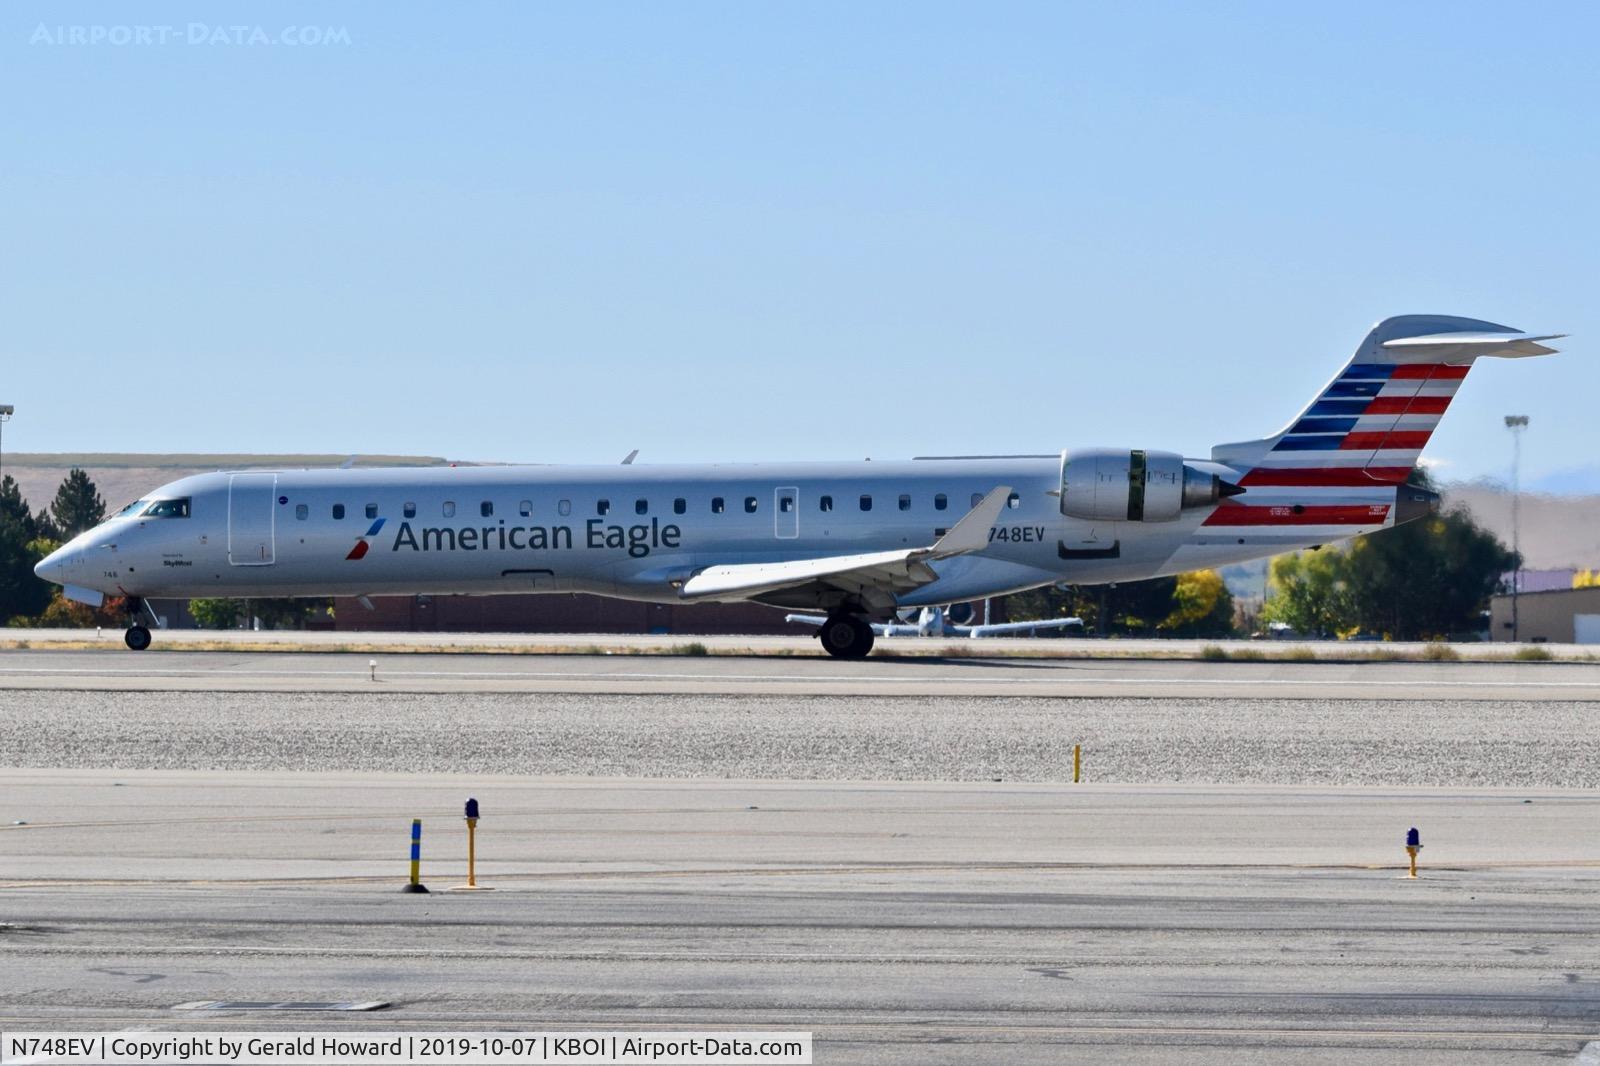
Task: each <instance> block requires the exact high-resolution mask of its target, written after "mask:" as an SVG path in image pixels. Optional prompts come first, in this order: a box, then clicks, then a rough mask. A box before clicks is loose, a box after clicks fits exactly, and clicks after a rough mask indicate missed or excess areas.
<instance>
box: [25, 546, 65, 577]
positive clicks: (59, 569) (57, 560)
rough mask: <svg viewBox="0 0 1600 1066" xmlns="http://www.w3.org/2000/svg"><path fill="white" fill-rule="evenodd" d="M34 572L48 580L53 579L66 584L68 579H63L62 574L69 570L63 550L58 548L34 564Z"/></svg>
mask: <svg viewBox="0 0 1600 1066" xmlns="http://www.w3.org/2000/svg"><path fill="white" fill-rule="evenodd" d="M33 572H34V573H35V574H37V575H38V576H39V577H41V578H43V579H44V580H46V581H53V582H55V583H56V584H57V585H65V584H66V581H64V580H63V577H62V575H64V574H65V573H66V572H67V564H66V560H65V559H64V558H63V555H62V550H61V549H60V548H57V549H56V550H55V551H53V552H51V553H50V554H49V555H46V556H45V557H44V558H43V559H40V560H39V561H38V562H37V563H35V564H34V565H33Z"/></svg>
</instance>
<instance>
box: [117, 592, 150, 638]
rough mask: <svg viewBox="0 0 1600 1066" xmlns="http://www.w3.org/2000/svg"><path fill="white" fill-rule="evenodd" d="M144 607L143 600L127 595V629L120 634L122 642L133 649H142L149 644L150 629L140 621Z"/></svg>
mask: <svg viewBox="0 0 1600 1066" xmlns="http://www.w3.org/2000/svg"><path fill="white" fill-rule="evenodd" d="M144 609H145V607H144V600H142V599H140V598H139V597H138V596H129V597H128V631H127V632H126V633H124V634H122V642H123V643H124V644H126V645H127V646H128V647H129V648H131V649H133V650H134V651H144V650H145V649H146V648H148V647H149V646H150V630H148V629H146V628H145V627H144V625H143V623H142V622H141V621H140V619H141V617H142V616H143V614H144Z"/></svg>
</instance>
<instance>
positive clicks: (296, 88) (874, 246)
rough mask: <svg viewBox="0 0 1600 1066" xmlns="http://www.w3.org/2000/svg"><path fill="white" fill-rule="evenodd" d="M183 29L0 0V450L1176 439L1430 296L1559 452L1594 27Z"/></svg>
mask: <svg viewBox="0 0 1600 1066" xmlns="http://www.w3.org/2000/svg"><path fill="white" fill-rule="evenodd" d="M220 10H222V9H220V8H218V7H217V6H216V5H210V4H198V3H195V4H170V5H159V4H157V5H146V6H144V7H143V8H142V9H141V10H140V11H139V13H138V14H137V15H136V16H135V15H133V14H130V11H131V9H129V8H127V7H126V6H123V5H116V6H113V5H92V4H80V5H71V6H62V5H45V4H27V3H16V4H8V5H5V7H4V8H3V9H0V89H3V90H4V99H6V100H7V101H8V104H7V107H6V108H4V109H3V110H0V145H4V148H3V149H0V151H3V152H4V155H3V156H0V159H3V166H0V242H3V243H0V247H3V249H4V251H5V254H4V255H3V256H0V323H3V326H0V402H10V403H14V404H16V406H17V408H18V414H17V416H16V418H15V419H14V420H13V421H12V423H10V424H9V425H8V426H7V427H6V434H5V444H6V447H7V448H8V449H15V450H22V451H80V450H150V451H207V452H210V451H241V452H243V451H304V452H351V453H359V452H373V453H377V452H410V453H427V454H437V455H445V456H449V457H452V458H463V459H487V460H521V461H555V462H591V461H592V462H608V463H609V462H614V461H617V460H618V459H620V458H621V457H622V455H624V454H625V453H626V452H627V451H628V450H630V449H632V448H640V449H642V456H641V461H657V462H664V461H676V460H715V459H781V458H808V459H812V458H815V459H826V458H860V457H862V456H867V455H870V456H874V457H882V458H889V457H896V456H907V455H914V454H927V453H937V454H947V453H951V452H1015V451H1054V450H1059V449H1060V448H1062V447H1067V446H1074V445H1090V444H1117V445H1127V446H1132V447H1146V448H1168V449H1172V450H1178V451H1184V452H1187V453H1189V454H1200V455H1203V454H1205V453H1206V451H1207V450H1208V449H1209V447H1210V445H1211V444H1213V443H1215V442H1217V441H1222V440H1233V439H1239V438H1242V437H1250V436H1256V435H1259V434H1262V433H1266V432H1269V431H1272V430H1275V429H1277V428H1278V427H1279V426H1280V425H1282V423H1283V422H1284V421H1285V420H1286V419H1287V418H1288V417H1289V416H1290V415H1292V414H1293V413H1295V411H1297V410H1298V409H1299V407H1300V406H1301V405H1302V404H1303V403H1304V401H1305V400H1306V399H1307V398H1309V396H1310V395H1311V394H1312V393H1313V392H1314V391H1315V390H1316V389H1317V388H1318V387H1319V386H1320V385H1321V384H1322V383H1323V382H1324V381H1325V380H1326V379H1327V377H1328V376H1329V375H1330V374H1331V373H1332V371H1333V370H1334V369H1335V368H1336V367H1337V366H1338V365H1339V364H1340V363H1341V362H1342V361H1343V360H1344V359H1345V358H1346V357H1347V356H1348V354H1349V352H1350V351H1351V350H1352V348H1353V347H1354V345H1355V344H1356V343H1357V342H1358V341H1359V339H1360V338H1361V336H1362V334H1363V333H1364V332H1365V331H1366V329H1367V328H1368V327H1369V326H1370V325H1371V324H1372V323H1373V322H1374V321H1375V320H1377V319H1379V318H1382V317H1385V316H1387V315H1390V314H1397V313H1403V312H1442V313H1451V314H1463V315H1471V316H1476V317H1482V318H1488V319H1491V320H1496V321H1500V322H1505V323H1508V324H1510V325H1513V326H1518V327H1522V328H1527V329H1540V330H1561V331H1569V332H1571V333H1573V334H1574V335H1575V336H1574V337H1573V338H1572V340H1571V341H1570V342H1568V343H1567V347H1566V350H1565V351H1564V353H1563V354H1562V355H1560V356H1557V357H1555V358H1551V359H1544V360H1534V361H1528V362H1523V363H1520V364H1512V363H1507V362H1496V363H1495V364H1494V365H1490V366H1484V367H1481V368H1479V369H1478V370H1476V371H1475V372H1474V374H1473V375H1472V377H1471V378H1469V379H1468V381H1467V383H1466V386H1465V388H1464V390H1463V393H1462V395H1461V397H1460V398H1459V399H1458V400H1457V402H1456V404H1455V405H1454V406H1452V408H1451V411H1450V413H1449V415H1448V416H1447V418H1446V419H1445V421H1444V424H1443V426H1442V427H1441V429H1440V431H1439V433H1438V434H1436V435H1435V437H1434V440H1433V443H1432V445H1431V446H1430V449H1429V453H1430V455H1431V456H1432V457H1435V458H1437V459H1438V460H1440V461H1442V463H1443V464H1444V467H1443V469H1444V470H1445V472H1446V473H1447V474H1448V475H1450V476H1459V477H1471V476H1479V475H1491V476H1501V475H1503V473H1504V471H1505V468H1506V465H1507V462H1508V455H1509V441H1508V440H1507V437H1506V432H1505V430H1504V429H1503V428H1502V426H1501V416H1502V415H1503V414H1505V413H1507V412H1508V411H1515V412H1518V413H1526V414H1529V415H1531V416H1532V418H1533V427H1532V429H1531V430H1530V432H1529V434H1528V437H1527V440H1526V450H1525V464H1526V467H1525V469H1526V470H1527V471H1528V474H1529V476H1530V477H1534V478H1537V477H1538V476H1540V475H1541V474H1551V473H1554V472H1556V471H1560V470H1563V469H1566V468H1571V467H1576V466H1586V465H1589V464H1590V463H1591V461H1592V458H1593V454H1594V443H1595V440H1596V425H1595V422H1596V420H1595V416H1594V413H1593V412H1594V408H1595V404H1594V401H1595V397H1596V396H1597V395H1600V369H1597V364H1596V361H1595V356H1594V353H1595V351H1596V347H1595V345H1596V341H1597V338H1600V307H1597V301H1596V298H1595V297H1596V292H1597V284H1596V283H1597V281H1600V276H1597V275H1600V271H1597V263H1600V254H1597V250H1596V246H1597V240H1596V238H1597V235H1600V225H1597V223H1600V210H1597V208H1596V203H1595V195H1596V190H1597V189H1600V166H1597V162H1600V74H1597V69H1596V64H1595V63H1594V62H1593V44H1594V41H1596V40H1597V39H1600V7H1595V6H1594V5H1579V4H1572V5H1562V4H1553V3H1552V4H1537V5H1507V4H1460V3H1456V4H1432V5H1430V4H1417V5H1392V4H1370V5H1364V4H1339V5H1322V6H1320V7H1313V6H1311V5H1281V4H1260V5H1209V4H1207V5H1200V4H1140V5H1120V4H1110V3H1106V4H1093V5H1073V4H1056V3H1051V4H1039V5H1030V4H984V5H977V4H969V5H939V4H925V3H916V4H910V3H907V4H888V3H880V4H871V5H859V4H837V5H828V4H810V5H803V6H802V5H770V4H726V5H720V4H709V3H694V4H637V5H587V4H585V5H571V6H553V5H531V4H505V5H491V4H478V5H470V6H459V7H446V6H441V5H432V6H422V5H391V4H377V3H372V4H348V5H296V4H282V3H273V4H255V5H252V4H248V3H246V4H234V5H228V6H227V8H226V11H227V15H226V18H225V19H219V18H217V17H216V16H217V13H218V12H219V11H220ZM134 18H137V19H138V20H139V21H137V22H135V21H133V20H134ZM194 24H199V26H200V28H199V30H198V36H200V37H214V38H216V39H215V40H212V41H210V42H209V43H190V40H189V38H190V37H191V36H193V35H196V33H197V31H196V28H195V25H194ZM41 26H43V27H44V30H45V32H44V34H43V35H41V33H40V28H41ZM141 26H142V27H148V28H149V29H148V31H147V32H148V33H149V35H150V37H151V39H152V42H153V43H150V44H139V43H129V44H113V43H110V42H109V41H107V42H102V43H85V44H73V43H71V40H70V34H71V31H72V28H73V27H83V28H84V29H85V32H86V33H87V32H92V31H93V30H94V29H95V28H96V27H99V28H101V30H102V31H103V32H105V33H107V34H108V35H109V34H110V33H111V31H112V30H113V28H116V27H129V28H130V30H128V31H119V32H133V31H134V30H136V28H137V27H141ZM233 26H249V27H260V28H261V30H262V35H263V36H264V37H265V38H266V39H267V40H268V41H269V42H272V43H249V42H248V41H247V42H246V43H237V42H236V41H230V40H228V39H227V38H228V37H233V36H235V31H233V30H230V29H223V30H222V31H221V32H220V33H218V32H217V28H218V27H233ZM162 27H171V29H170V30H168V31H166V32H167V36H168V38H169V39H168V40H167V43H164V44H162V43H154V42H155V40H156V38H158V37H160V36H161V33H162V30H161V28H162ZM285 27H316V28H318V29H320V28H323V27H327V28H331V29H332V30H333V31H334V34H333V35H334V36H335V38H336V40H335V42H334V43H332V44H322V45H308V44H305V43H300V44H294V45H290V44H285V43H283V42H282V41H281V40H278V39H277V38H279V37H280V36H281V34H282V32H283V30H284V29H285ZM296 32H297V33H298V34H299V35H300V37H301V38H302V40H303V39H304V37H305V36H306V33H305V31H304V30H297V31H296ZM41 36H42V39H41ZM246 36H247V37H248V36H250V34H248V33H247V34H246Z"/></svg>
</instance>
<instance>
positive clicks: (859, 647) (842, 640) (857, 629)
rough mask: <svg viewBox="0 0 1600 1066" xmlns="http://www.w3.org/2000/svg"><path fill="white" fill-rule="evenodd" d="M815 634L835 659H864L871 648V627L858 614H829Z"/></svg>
mask: <svg viewBox="0 0 1600 1066" xmlns="http://www.w3.org/2000/svg"><path fill="white" fill-rule="evenodd" d="M817 636H818V637H820V638H821V639H822V647H823V649H824V650H825V651H827V653H828V654H829V655H831V656H833V657H834V658H835V659H865V658H866V657H867V653H868V652H870V651H871V650H872V627H871V626H870V625H868V624H867V623H866V621H865V620H864V619H862V618H861V617H860V616H859V615H853V614H830V615H829V616H828V620H827V621H826V622H823V623H822V628H821V629H820V630H818V631H817Z"/></svg>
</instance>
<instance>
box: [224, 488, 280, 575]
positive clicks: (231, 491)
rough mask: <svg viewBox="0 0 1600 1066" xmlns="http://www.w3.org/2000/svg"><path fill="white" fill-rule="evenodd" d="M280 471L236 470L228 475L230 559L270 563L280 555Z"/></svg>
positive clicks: (236, 562)
mask: <svg viewBox="0 0 1600 1066" xmlns="http://www.w3.org/2000/svg"><path fill="white" fill-rule="evenodd" d="M277 494H278V475H277V474H234V475H233V476H232V477H230V478H229V479H228V562H230V563H232V564H233V565H234V566H270V565H271V564H272V563H273V562H275V561H276V559H277V554H276V550H275V545H276V539H275V537H274V532H275V531H274V529H273V523H274V522H275V521H276V519H277V514H278V501H277V499H276V497H277Z"/></svg>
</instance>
